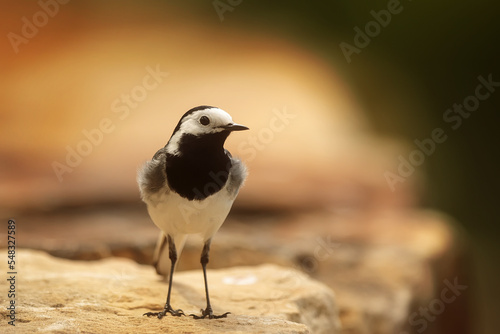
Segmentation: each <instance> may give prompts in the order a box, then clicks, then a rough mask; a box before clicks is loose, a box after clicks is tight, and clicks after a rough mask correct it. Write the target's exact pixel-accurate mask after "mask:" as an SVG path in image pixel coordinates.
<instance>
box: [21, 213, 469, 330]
mask: <svg viewBox="0 0 500 334" xmlns="http://www.w3.org/2000/svg"><path fill="white" fill-rule="evenodd" d="M68 223H70V224H71V226H72V228H71V229H69V228H67V227H66V226H67V225H68ZM18 230H19V235H20V236H22V240H23V245H25V246H26V247H30V248H37V249H42V250H46V251H48V252H50V253H51V254H53V255H57V256H63V257H67V258H72V259H85V260H88V259H98V258H102V257H110V256H123V257H129V258H133V259H134V260H136V261H138V262H141V263H151V259H152V252H153V249H154V245H155V242H156V239H157V235H158V229H157V228H156V226H154V224H153V223H152V222H151V221H150V219H149V217H148V216H147V212H146V209H145V208H144V207H142V206H141V207H140V208H129V209H126V208H121V209H120V210H96V211H90V212H85V213H84V212H80V211H77V212H73V213H67V214H55V215H51V216H44V217H42V216H25V217H19V219H18ZM201 247H202V244H201V241H200V240H197V239H196V238H190V239H188V242H187V243H186V246H185V248H184V251H183V253H182V255H181V257H180V260H179V263H178V268H177V269H178V270H181V271H182V270H193V269H197V270H198V271H199V270H200V253H201ZM464 252H465V242H464V238H463V235H462V233H461V232H460V230H459V229H458V228H457V227H456V225H455V224H454V222H453V221H452V220H451V219H450V218H449V217H447V216H445V215H442V214H439V213H437V212H433V211H427V210H411V211H396V210H394V211H392V212H387V211H382V212H380V211H376V210H372V211H363V210H359V209H356V210H354V209H351V210H331V211H324V212H307V213H288V214H283V213H278V214H269V213H268V214H254V215H248V214H235V213H232V214H230V216H229V218H228V220H227V222H226V223H225V224H224V225H223V226H222V228H221V229H220V230H219V232H218V233H217V234H216V236H215V238H214V241H213V243H212V248H211V254H210V255H211V256H210V265H209V266H210V268H230V267H234V266H254V265H260V264H263V263H274V264H277V265H279V266H285V267H291V268H295V269H297V270H300V271H302V272H305V273H307V274H308V275H310V276H311V277H313V278H315V279H317V280H319V281H321V282H323V283H325V284H326V285H328V286H329V287H330V288H332V289H333V290H334V291H335V292H336V297H337V301H338V303H337V305H338V309H339V315H340V320H341V323H342V333H365V332H366V331H367V328H371V330H372V332H371V333H381V334H383V333H388V332H391V333H392V332H398V330H402V328H404V327H409V328H407V331H408V332H410V333H411V332H412V331H411V329H413V332H414V331H415V329H420V327H415V326H412V325H411V324H410V323H409V317H410V315H411V314H413V312H418V310H419V308H420V307H427V306H428V304H429V301H431V300H433V299H434V298H436V297H439V293H440V289H442V288H443V287H444V286H443V282H444V281H445V280H449V281H452V280H453V279H454V277H456V276H457V277H458V279H459V282H460V283H463V284H467V285H470V281H469V278H467V277H466V276H464V262H463V257H464ZM228 254H230V256H228ZM198 276H199V275H198ZM468 295H469V294H468V293H464V294H462V295H461V296H460V298H457V300H456V301H455V302H454V303H453V304H450V305H448V306H447V310H450V312H451V309H453V310H454V312H455V313H454V314H460V315H463V316H459V317H455V316H452V317H451V318H452V319H450V318H448V317H447V314H448V312H445V313H444V314H443V315H440V316H439V317H437V318H436V320H435V321H434V322H432V323H429V325H428V327H429V328H427V330H426V332H428V333H433V334H434V333H438V332H439V329H442V328H445V329H447V332H456V333H458V332H457V328H460V327H462V328H466V327H467V324H466V322H467V319H468V317H467V314H468V312H469V311H468V308H467V305H468V304H467V303H468V298H470V295H469V297H468ZM457 319H458V320H457Z"/></svg>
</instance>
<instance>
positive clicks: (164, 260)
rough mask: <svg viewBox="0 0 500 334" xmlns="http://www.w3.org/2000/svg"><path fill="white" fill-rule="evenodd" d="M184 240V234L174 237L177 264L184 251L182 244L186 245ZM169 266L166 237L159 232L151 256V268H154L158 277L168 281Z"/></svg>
mask: <svg viewBox="0 0 500 334" xmlns="http://www.w3.org/2000/svg"><path fill="white" fill-rule="evenodd" d="M186 238H187V235H185V234H182V235H178V236H176V237H174V243H175V249H176V250H177V263H179V258H180V256H181V253H182V250H183V249H184V244H185V243H186ZM170 265H171V263H170V257H169V251H168V242H167V237H166V235H165V234H164V233H163V232H160V235H159V237H158V241H157V242H156V249H155V252H154V256H153V266H154V267H155V269H156V273H157V274H158V275H162V276H163V277H165V278H166V279H167V280H168V278H169V274H170ZM176 266H177V264H176ZM174 269H175V268H174Z"/></svg>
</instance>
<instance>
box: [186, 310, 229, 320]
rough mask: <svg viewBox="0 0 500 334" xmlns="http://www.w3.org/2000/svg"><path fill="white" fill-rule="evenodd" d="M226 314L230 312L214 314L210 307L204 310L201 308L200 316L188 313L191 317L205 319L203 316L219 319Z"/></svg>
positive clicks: (225, 316)
mask: <svg viewBox="0 0 500 334" xmlns="http://www.w3.org/2000/svg"><path fill="white" fill-rule="evenodd" d="M228 314H231V312H226V313H224V314H221V315H215V314H214V313H213V311H212V309H209V308H207V309H205V310H201V316H200V315H196V314H190V316H191V317H193V318H194V319H205V318H208V319H221V318H227V315H228Z"/></svg>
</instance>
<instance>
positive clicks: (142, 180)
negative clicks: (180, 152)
mask: <svg viewBox="0 0 500 334" xmlns="http://www.w3.org/2000/svg"><path fill="white" fill-rule="evenodd" d="M166 164H167V153H166V150H165V148H162V149H160V150H158V152H156V154H155V155H154V156H153V159H151V160H150V161H147V162H146V163H144V165H143V166H142V167H141V168H140V169H139V172H138V173H137V183H138V184H139V189H140V191H141V197H142V199H143V200H146V199H149V197H150V196H151V195H154V194H156V193H158V192H159V191H160V190H162V189H163V188H165V190H168V187H165V185H166V182H167V174H166Z"/></svg>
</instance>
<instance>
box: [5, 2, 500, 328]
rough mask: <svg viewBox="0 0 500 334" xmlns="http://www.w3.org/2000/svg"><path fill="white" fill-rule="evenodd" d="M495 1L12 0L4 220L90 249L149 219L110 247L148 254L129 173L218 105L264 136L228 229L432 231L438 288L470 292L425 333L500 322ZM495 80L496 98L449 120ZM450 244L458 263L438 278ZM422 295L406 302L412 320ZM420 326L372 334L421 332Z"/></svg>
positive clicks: (251, 151) (246, 138) (57, 242)
mask: <svg viewBox="0 0 500 334" xmlns="http://www.w3.org/2000/svg"><path fill="white" fill-rule="evenodd" d="M499 9H500V8H499V5H498V4H496V3H492V2H491V1H484V0H480V1H475V2H472V1H461V2H456V1H455V2H452V1H440V2H437V3H436V2H424V1H401V2H399V1H371V2H369V3H363V4H361V3H352V2H324V1H319V0H313V1H309V2H307V3H305V2H301V1H281V0H280V1H273V2H272V3H269V2H265V1H228V0H220V1H191V2H188V3H183V4H181V3H180V2H177V3H173V2H167V1H141V2H137V1H119V2H118V1H107V2H105V3H101V2H98V1H85V2H69V3H64V1H60V2H57V1H55V0H54V1H43V0H42V1H40V2H28V1H21V2H7V1H3V2H2V3H1V11H0V13H1V14H0V15H1V16H2V19H1V21H0V22H1V23H0V27H1V34H2V35H3V36H4V37H3V38H2V39H1V43H0V48H1V54H0V61H1V62H0V68H1V73H2V80H1V82H0V120H1V122H0V131H1V135H2V140H1V141H0V158H1V160H0V182H1V183H0V213H1V216H2V217H4V218H5V220H6V219H7V218H10V217H14V218H16V219H17V220H18V222H19V223H18V224H19V226H20V227H19V228H20V229H21V232H23V233H25V234H24V235H25V239H24V245H25V247H33V248H40V249H46V250H48V251H51V252H52V253H53V254H56V255H60V256H64V257H72V258H81V259H86V258H96V257H97V258H98V257H99V256H97V255H95V254H101V255H102V254H103V252H102V251H101V250H102V249H101V250H97V251H96V250H95V249H96V248H95V247H96V240H97V241H98V243H97V245H98V247H101V248H102V247H104V248H106V247H108V248H109V249H111V250H112V249H113V245H115V246H116V244H117V243H120V242H123V243H132V244H133V243H136V244H137V243H138V242H139V241H137V240H134V239H133V238H132V237H131V236H130V232H127V231H135V230H134V229H137V226H139V225H137V224H139V223H138V222H142V223H141V224H143V225H140V226H147V227H148V230H147V232H144V233H145V239H144V240H145V241H144V243H143V244H140V242H139V244H138V245H136V246H137V248H141V249H144V248H147V249H148V251H147V252H146V253H145V254H144V255H141V256H142V257H141V256H139V255H137V254H135V255H134V254H129V253H127V252H124V253H120V254H118V253H117V252H114V253H113V251H111V253H110V254H111V255H121V256H129V257H132V258H135V259H136V260H139V261H141V260H142V261H143V262H144V263H146V262H147V261H148V258H149V255H150V252H151V251H152V250H151V249H152V247H153V246H154V240H155V238H156V229H155V227H154V226H153V225H152V224H151V223H150V222H149V221H148V218H147V216H146V211H145V207H144V206H143V205H142V204H141V203H140V200H139V195H138V191H137V187H136V184H135V173H136V170H137V168H138V167H139V166H140V165H141V163H142V162H143V161H145V160H146V159H150V158H151V157H152V155H153V154H154V153H155V152H156V150H157V149H158V148H160V147H161V146H163V145H164V144H165V143H166V141H167V140H168V138H169V137H170V134H171V132H172V130H173V128H174V126H175V124H176V123H177V121H178V119H179V118H180V116H181V115H182V114H183V113H184V112H185V111H187V110H188V109H190V108H192V107H194V106H197V105H202V104H208V105H215V106H218V107H220V108H222V109H224V110H226V111H228V112H229V113H230V114H231V115H232V116H233V119H234V120H235V121H237V122H239V123H242V124H245V125H248V126H249V127H250V128H251V129H252V131H250V132H248V134H243V133H242V134H234V135H233V136H231V137H230V138H229V140H228V143H227V147H228V148H229V150H230V151H231V152H233V154H236V155H238V156H240V157H241V158H242V159H243V160H244V161H246V162H247V164H248V165H249V168H250V172H251V174H250V175H251V176H250V178H249V179H248V182H247V184H246V186H245V188H244V189H243V190H242V192H241V194H240V196H239V198H238V200H237V202H236V203H235V209H234V216H233V218H232V219H233V220H235V221H236V222H235V223H234V225H233V226H240V225H238V224H241V226H243V227H241V228H240V230H242V231H243V230H244V231H246V230H245V228H248V226H251V224H252V223H254V222H255V221H256V220H258V221H259V222H258V224H257V226H260V225H261V224H263V222H269V221H271V222H272V221H274V220H273V219H276V217H280V218H279V220H280V221H285V223H283V224H281V223H280V224H276V226H277V227H276V228H277V229H278V230H280V229H281V230H280V231H284V229H286V221H298V222H299V223H297V224H296V225H297V226H299V227H297V231H298V232H297V234H298V235H299V234H300V235H303V233H302V232H303V230H301V229H304V227H303V226H304V224H302V225H301V223H304V221H303V220H302V218H303V217H309V218H310V217H311V215H313V216H314V219H315V221H318V226H319V227H318V232H317V233H319V234H321V233H322V232H321V231H323V230H321V229H322V228H325V227H324V225H325V224H327V225H328V222H334V223H332V224H331V225H329V226H333V227H332V228H333V230H329V231H330V232H329V233H331V234H332V238H336V237H338V238H341V239H342V238H344V239H342V240H340V241H339V242H342V243H345V244H348V243H349V242H351V243H352V242H353V239H352V236H353V235H357V236H358V237H359V235H363V237H359V238H358V239H356V240H355V241H356V242H357V243H363V242H366V241H367V240H371V241H373V239H377V240H378V241H377V242H379V241H380V240H379V238H380V236H381V235H383V236H387V233H388V231H393V232H392V233H393V234H394V236H393V238H392V239H391V238H390V237H387V238H386V239H384V240H383V243H384V245H385V243H387V244H389V243H391V242H393V241H394V240H398V239H400V240H399V242H401V243H403V241H404V242H406V241H408V240H410V239H411V242H408V243H407V244H411V247H413V248H411V249H412V251H415V252H416V253H415V254H417V253H418V249H419V248H423V249H424V250H423V251H422V253H425V251H426V250H428V248H429V247H431V246H429V243H426V242H425V240H431V239H432V238H435V239H432V240H438V241H436V242H435V244H438V245H441V246H442V247H443V248H442V250H441V251H439V252H436V254H438V253H439V254H440V255H436V258H433V257H432V256H429V258H428V259H427V258H425V259H424V260H422V261H424V262H425V261H428V263H429V268H430V269H429V270H430V271H431V276H433V279H432V282H433V284H434V286H433V287H431V288H429V291H431V292H430V294H431V296H432V294H433V293H434V295H439V290H440V289H441V288H442V282H443V279H446V278H447V279H449V280H452V279H453V278H454V277H455V276H457V275H458V277H459V281H460V282H461V281H462V278H463V280H464V281H466V282H467V283H466V284H467V285H468V286H470V287H471V288H469V289H468V290H467V292H466V293H465V294H464V295H466V298H465V297H464V298H463V299H462V301H461V306H460V308H459V309H458V310H456V312H457V313H452V311H453V309H451V307H450V309H447V310H446V311H445V312H444V313H443V315H441V316H440V319H441V320H440V319H438V320H436V321H435V323H433V325H435V326H434V327H432V326H431V327H432V328H430V329H428V330H427V332H428V333H447V332H449V330H450V329H453V330H454V332H455V333H496V332H497V330H498V328H500V326H499V320H498V317H497V316H496V314H497V312H498V302H497V301H498V300H499V298H500V296H499V289H498V285H497V284H496V278H497V277H498V274H499V270H498V265H497V262H498V261H497V259H498V247H497V240H496V237H497V235H498V232H499V227H498V215H497V203H498V200H499V196H498V188H499V186H500V184H499V178H498V177H497V175H496V173H497V171H498V170H499V167H500V166H499V159H498V149H497V145H498V137H497V134H498V131H497V125H498V120H499V117H498V113H499V105H500V87H499V86H500V84H498V82H500V65H499V61H498V59H500V49H499V48H498V45H499V43H500V37H499V36H500V23H499V22H498V19H497V16H498V10H499ZM480 77H482V79H480ZM485 81H490V82H493V83H491V85H490V86H489V87H486V89H488V91H489V92H490V93H491V94H490V95H489V97H487V98H485V99H484V100H480V101H479V100H477V101H478V105H477V106H476V105H474V106H473V107H470V108H471V110H472V109H473V110H472V111H470V113H469V112H466V113H464V114H465V115H466V116H457V115H460V114H457V113H455V114H453V115H454V116H453V117H454V118H453V121H451V120H450V119H449V118H446V115H448V116H450V115H452V114H448V109H450V108H453V107H454V104H464V103H467V102H466V101H469V102H470V101H473V99H472V100H471V99H470V98H469V97H470V96H474V95H476V94H477V93H476V88H477V87H478V86H479V85H483V86H485V84H484V82H485ZM495 83H497V84H495ZM484 89H485V88H483V90H484ZM486 91H487V90H484V92H486ZM458 122H460V123H458ZM452 126H453V127H452ZM437 128H440V129H442V133H444V136H445V137H444V136H442V137H441V138H446V139H443V140H442V141H441V142H436V141H434V144H433V145H434V146H435V148H434V149H433V150H431V151H432V152H431V153H429V154H424V153H415V152H416V151H418V150H419V147H418V146H417V145H416V144H415V140H418V141H419V142H422V141H424V142H427V143H428V142H429V138H432V136H433V135H432V134H433V133H434V132H435V130H436V129H437ZM429 145H432V144H429ZM421 150H422V149H420V151H421ZM419 157H420V160H419ZM402 161H404V162H402ZM411 161H413V163H412V162H411ZM402 164H404V165H406V167H401V165H402ZM412 164H413V165H415V166H413V167H412V166H411V165H412ZM408 166H409V167H408ZM405 168H407V169H405ZM398 170H399V172H398ZM402 170H406V172H407V173H405V172H404V171H403V172H401V171H402ZM402 174H405V175H402ZM388 179H389V180H392V181H388ZM95 212H98V214H95ZM311 212H312V213H314V214H311ZM430 212H432V213H430ZM438 212H439V213H438ZM305 213H307V214H305ZM318 215H319V216H318ZM422 215H423V216H422ZM429 215H430V216H429ZM269 217H274V218H273V219H270V218H269ZM283 217H285V218H283ZM290 217H293V218H290ZM297 217H301V218H300V219H299V218H297ZM318 217H323V218H324V217H327V218H324V220H322V219H323V218H318ZM419 217H420V218H419ZM422 217H423V218H422ZM429 217H434V218H429ZM435 217H438V218H435ZM429 220H431V221H432V220H438V221H440V222H442V221H444V223H443V224H444V226H445V227H446V228H447V229H449V231H451V232H449V234H446V235H448V236H451V237H450V238H452V239H453V241H452V242H451V241H450V243H452V244H453V247H451V246H449V247H447V246H446V245H447V244H446V242H444V241H443V240H444V239H445V238H444V237H441V236H440V235H435V234H433V233H434V232H433V231H434V230H433V229H432V228H429V230H426V226H428V225H429V224H428V221H429ZM406 221H409V222H408V223H403V222H406ZM231 222H232V221H231ZM367 222H369V223H367ZM347 223H349V225H347ZM270 224H271V223H270ZM335 224H338V225H335ZM343 224H346V225H343ZM367 224H368V225H367ZM377 224H378V225H377ZM402 225H404V226H405V227H404V229H405V231H404V232H401V234H398V232H394V231H399V230H398V229H399V228H401V226H402ZM431 225H432V224H431ZM89 226H91V227H92V230H91V231H87V230H88V229H89V228H90V227H89ZM115 226H126V228H124V231H123V235H121V238H122V239H120V240H118V239H119V238H120V236H114V238H115V239H113V237H110V236H109V234H108V233H107V232H110V231H112V230H113V228H114V227H115ZM294 226H295V225H294ZM300 226H302V227H300ZM310 226H316V225H314V224H311V225H310ZM346 226H349V227H346ZM381 226H383V227H384V228H383V229H382V227H381ZM439 226H441V225H439ZM344 227H345V228H344ZM86 228H87V230H86ZM311 228H312V227H311ZM328 228H330V227H328ZM127 229H130V230H127ZM235 229H236V230H237V228H235ZM346 229H349V231H350V232H349V233H347V232H345V231H346ZM48 231H50V233H49V232H48ZM250 231H251V229H250ZM261 231H262V230H261ZM300 231H302V232H300ZM332 231H337V232H338V233H337V234H334V233H333V232H332ZM299 232H300V233H299ZM1 233H4V231H2V232H1ZM127 233H128V236H127ZM222 233H223V232H222ZM235 233H238V232H235ZM253 233H256V235H257V236H258V233H257V232H255V231H254V232H253ZM342 233H344V234H345V235H344V234H342ZM419 233H422V235H425V236H426V238H427V237H428V239H425V238H424V239H425V240H424V239H418V238H417V239H415V238H416V237H415V238H414V236H415V235H420V234H419ZM436 233H437V232H436ZM110 234H113V233H112V232H110ZM118 234H119V233H118ZM22 235H23V234H21V236H20V238H23V237H22ZM401 235H404V236H405V237H404V238H401ZM85 238H87V239H85ZM349 238H351V239H349ZM405 238H408V239H405ZM412 238H413V239H412ZM4 239H5V238H2V241H1V242H2V243H3V242H4ZM80 239H81V240H80ZM110 239H113V242H115V244H112V243H110V242H109V240H110ZM284 239H286V236H285V237H284ZM22 240H23V239H21V244H23V241H22ZM388 240H389V241H388ZM402 240H403V241H402ZM422 240H424V241H422ZM371 241H370V242H371ZM380 242H381V243H382V241H380ZM394 242H396V241H394ZM110 244H112V245H111V246H110ZM373 244H376V242H375V243H371V244H370V245H373ZM2 245H3V244H2ZM82 245H84V246H82ZM305 245H306V246H305V247H307V245H308V244H307V241H306V242H305ZM309 245H310V244H309ZM377 245H378V244H377ZM433 245H434V244H433ZM443 245H444V246H443ZM283 247H284V246H283ZM311 247H312V249H314V245H313V246H311ZM311 247H310V248H311ZM401 247H403V246H402V245H401ZM408 247H409V246H408ZM109 249H108V250H109ZM456 249H459V251H457V250H456ZM187 251H188V250H187ZM85 252H87V254H94V255H88V256H86V255H82V254H84V253H85ZM148 252H149V253H148ZM339 252H342V251H341V250H339ZM76 253H78V254H80V255H78V256H76V255H75V256H73V255H74V254H76ZM104 253H106V252H104ZM428 253H429V254H431V253H432V254H434V253H433V251H431V250H428ZM450 253H453V254H454V255H455V256H452V257H453V259H454V260H453V261H451V260H450V261H451V262H453V265H452V267H453V268H454V269H453V270H450V272H448V273H447V274H442V273H441V274H442V276H441V274H436V273H434V272H433V270H435V268H436V263H441V262H440V261H445V262H446V260H443V259H447V258H448V256H449V255H450ZM71 254H73V255H71ZM106 254H108V253H106ZM110 254H108V255H110ZM418 254H420V253H418ZM426 254H427V253H426ZM443 254H447V255H443ZM299 255H300V254H299ZM433 256H434V255H433ZM423 257H425V256H423ZM304 259H306V260H307V257H305V258H304V257H300V256H297V257H295V258H294V261H295V262H297V261H298V262H299V263H300V262H301V261H302V264H304V263H303V262H304V261H303V260H304ZM436 259H437V260H436ZM457 259H458V260H457ZM337 260H338V261H340V260H339V259H337V258H336V259H335V261H337ZM256 262H257V263H258V262H259V261H258V260H256ZM306 262H307V261H306ZM455 262H456V263H455ZM457 263H458V264H457ZM231 264H232V265H233V264H240V263H231ZM242 264H244V263H242ZM306 264H307V263H306ZM322 265H323V263H322ZM216 266H217V265H216ZM220 266H222V264H221V265H220ZM433 268H434V269H433ZM306 269H307V268H306ZM391 270H392V269H391ZM306 271H307V270H306ZM389 271H390V270H389ZM457 273H458V274H457ZM340 275H341V274H339V276H340ZM418 275H424V274H422V273H421V272H418V273H417V276H418ZM313 276H314V275H313ZM317 276H318V277H319V278H320V279H321V278H323V281H325V282H328V279H329V278H328V277H326V276H328V274H325V276H324V277H323V276H322V274H321V272H320V273H319V274H317ZM424 276H425V275H424ZM419 277H420V276H419ZM388 280H390V279H389V278H388ZM423 281H425V280H423ZM335 284H336V283H335V282H333V283H332V284H330V285H331V286H332V287H333V288H334V290H335V291H336V292H337V290H338V289H340V286H341V285H335ZM418 284H420V283H418ZM418 284H416V285H418ZM419 289H422V287H421V286H420V287H419V288H418V289H417V288H415V289H414V286H413V285H412V288H411V289H410V290H411V291H414V292H415V291H420V290H419ZM426 291H427V290H426ZM432 291H433V292H432ZM436 291H437V292H436ZM340 294H341V292H340ZM340 298H346V299H348V297H346V296H341V297H340ZM426 298H427V299H426V300H412V301H410V302H408V304H407V305H408V314H411V311H412V310H418V307H419V305H427V303H428V300H431V299H432V297H429V296H427V297H426ZM354 308H355V307H354V306H353V309H354ZM346 312H347V311H346ZM341 316H342V314H341ZM344 316H345V314H344ZM458 316H460V317H461V318H462V320H460V321H458V320H449V319H448V318H450V319H456V318H457V317H458ZM443 319H448V320H443ZM464 319H465V320H464ZM407 320H408V319H407V317H406V319H405V317H404V316H403V320H402V321H396V323H397V326H396V327H390V328H392V329H391V330H386V331H384V330H380V331H375V330H374V331H366V333H371V332H373V333H375V332H381V333H383V332H388V333H391V332H397V331H396V330H395V329H394V328H399V329H404V330H406V331H409V332H416V330H417V329H418V327H415V326H412V325H411V324H410V325H408V324H407V322H408V321H407ZM454 321H455V322H454ZM457 321H458V322H457ZM343 322H344V324H346V323H347V322H348V317H347V316H345V317H344V318H343ZM453 323H455V326H456V327H455V326H454V325H453ZM405 324H406V325H405ZM398 326H399V327H398ZM353 328H354V327H353ZM352 332H353V333H355V332H360V331H355V330H353V331H352ZM418 332H420V331H418ZM346 333H347V332H346ZM349 333H351V332H349ZM398 333H399V332H398Z"/></svg>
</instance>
